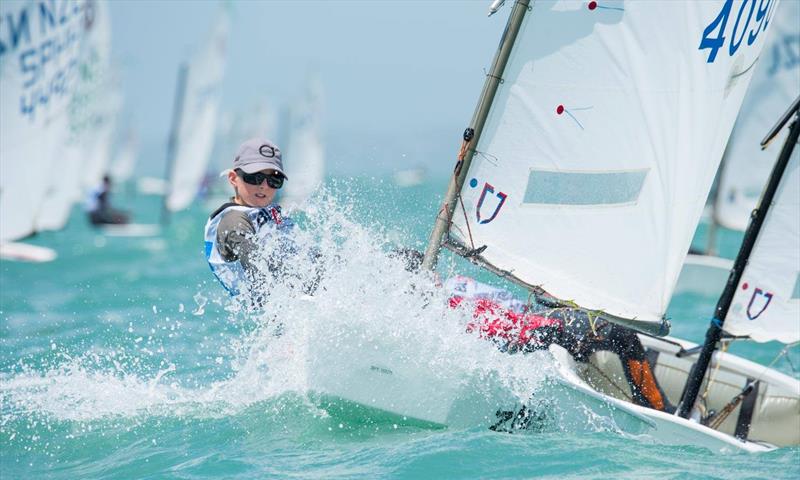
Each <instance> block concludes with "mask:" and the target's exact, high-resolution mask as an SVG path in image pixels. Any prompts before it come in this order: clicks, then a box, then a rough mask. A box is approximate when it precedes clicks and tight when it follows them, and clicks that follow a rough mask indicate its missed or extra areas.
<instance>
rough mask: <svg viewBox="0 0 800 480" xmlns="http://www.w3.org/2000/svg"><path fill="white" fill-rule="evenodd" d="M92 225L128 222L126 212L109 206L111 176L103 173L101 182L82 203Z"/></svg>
mask: <svg viewBox="0 0 800 480" xmlns="http://www.w3.org/2000/svg"><path fill="white" fill-rule="evenodd" d="M84 207H85V209H86V213H87V214H88V216H89V222H91V224H92V225H94V226H98V225H119V224H125V223H128V220H129V218H128V214H127V213H125V212H123V211H120V210H116V209H114V208H113V207H112V206H111V177H109V176H108V175H105V176H104V177H103V182H102V183H101V184H100V185H99V186H98V187H97V188H95V189H94V190H92V191H91V192H89V195H88V196H87V198H86V203H85V205H84Z"/></svg>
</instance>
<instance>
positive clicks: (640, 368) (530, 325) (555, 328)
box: [449, 295, 674, 411]
mask: <svg viewBox="0 0 800 480" xmlns="http://www.w3.org/2000/svg"><path fill="white" fill-rule="evenodd" d="M463 302H464V297H462V296H458V295H455V296H452V297H450V299H449V306H450V308H457V307H459V306H460V305H461V304H462V303H463ZM472 304H473V305H474V309H473V313H472V317H473V319H474V321H472V322H469V323H468V324H467V332H470V333H473V332H477V333H478V335H479V336H480V337H481V338H486V339H488V340H492V341H494V342H495V343H497V344H498V345H500V346H501V348H502V349H503V350H505V351H508V352H512V353H513V352H518V351H523V352H529V351H533V350H539V349H544V348H547V347H548V346H549V345H550V344H552V343H556V344H558V345H561V346H562V347H564V348H565V349H567V351H569V352H570V353H571V354H572V355H573V357H575V358H576V359H577V360H580V361H587V360H588V357H589V355H591V354H592V353H593V352H595V351H597V350H608V351H611V352H613V353H615V354H617V356H619V358H620V361H621V362H622V365H623V370H624V371H625V376H626V378H627V380H628V384H629V385H630V387H631V392H632V394H633V401H634V403H636V404H638V405H643V406H646V407H650V408H653V409H656V410H661V411H664V410H666V409H670V410H672V409H673V408H674V407H672V406H671V405H668V404H667V402H666V397H665V396H664V394H663V392H662V391H661V388H660V387H659V385H658V382H657V381H656V378H655V376H654V375H653V372H652V370H651V368H650V363H649V362H648V361H647V359H646V358H645V355H644V349H643V348H642V345H641V342H640V341H639V339H638V338H637V337H636V334H635V333H634V332H633V331H632V330H629V329H626V328H624V327H620V326H618V325H614V324H605V325H604V326H602V327H599V328H601V329H602V330H603V331H604V335H600V334H597V333H595V332H585V333H587V334H586V335H584V334H583V333H584V332H581V333H580V334H577V333H576V332H575V331H574V329H575V325H573V326H572V327H571V329H570V330H569V331H566V330H567V329H566V328H565V325H564V320H563V318H559V317H553V316H549V317H547V316H542V315H537V314H535V313H523V312H516V311H514V310H510V309H508V308H505V307H503V306H502V305H500V304H499V303H498V302H497V301H495V300H490V299H487V298H477V299H475V300H474V301H472ZM590 333H591V334H590Z"/></svg>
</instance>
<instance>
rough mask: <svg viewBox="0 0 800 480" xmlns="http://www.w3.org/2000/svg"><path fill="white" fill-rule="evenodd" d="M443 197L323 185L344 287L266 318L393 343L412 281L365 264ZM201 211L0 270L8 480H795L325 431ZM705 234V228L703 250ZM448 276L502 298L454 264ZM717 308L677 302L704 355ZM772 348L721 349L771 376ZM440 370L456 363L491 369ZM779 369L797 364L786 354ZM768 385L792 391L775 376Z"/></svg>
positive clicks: (794, 459) (428, 191)
mask: <svg viewBox="0 0 800 480" xmlns="http://www.w3.org/2000/svg"><path fill="white" fill-rule="evenodd" d="M443 189H444V181H442V180H437V181H433V180H431V181H428V182H427V183H425V184H423V185H420V186H417V187H411V188H406V189H401V188H398V187H395V186H393V185H392V184H391V182H389V181H385V180H381V179H374V178H370V179H357V180H339V181H336V182H333V183H332V186H331V187H330V191H331V192H333V193H332V194H331V196H332V197H333V198H328V199H326V200H325V201H320V202H318V203H317V209H316V211H315V212H312V213H310V214H309V216H308V218H306V219H303V218H301V219H300V220H301V223H304V224H305V225H306V226H307V228H309V229H311V230H313V231H316V232H318V233H319V234H320V235H322V236H323V237H324V238H325V239H326V241H328V242H329V243H330V245H328V246H327V247H326V248H327V251H330V252H332V253H331V255H330V256H329V258H330V259H334V262H335V263H333V264H331V265H330V266H329V267H328V268H329V276H330V277H331V278H337V279H344V281H340V282H338V283H337V284H331V285H328V290H327V292H328V293H327V295H328V296H327V297H324V298H325V300H326V303H324V307H322V308H319V307H318V308H319V310H317V311H316V312H314V311H311V312H310V311H308V310H302V309H300V308H297V309H294V308H293V305H292V304H291V302H284V303H281V302H280V301H276V303H275V304H274V306H275V308H276V311H278V312H279V314H280V317H281V319H282V320H283V321H284V322H287V323H291V322H292V321H294V320H298V321H299V320H300V318H299V317H300V316H306V317H319V318H323V319H326V320H325V321H326V322H330V324H331V325H332V328H333V326H335V325H336V324H337V321H338V320H347V321H348V322H349V321H351V319H352V322H353V324H354V325H355V326H356V327H355V328H357V327H358V325H359V322H365V321H369V322H370V325H372V326H375V325H377V326H378V327H385V328H386V329H387V331H388V330H391V326H390V325H389V324H390V322H391V323H393V322H401V323H402V321H401V320H398V319H397V318H396V317H393V315H396V312H401V311H402V310H401V308H407V309H408V311H409V312H412V311H415V310H414V309H415V308H416V306H415V305H409V304H408V302H409V301H408V299H404V298H403V297H402V295H401V294H398V293H397V290H398V289H397V288H396V285H398V284H400V282H402V281H403V279H404V278H405V277H403V275H405V274H404V273H403V272H400V271H398V272H395V271H393V270H392V268H393V267H392V264H391V263H390V262H388V261H383V260H380V259H374V258H369V257H373V256H376V255H377V253H376V252H379V251H381V250H386V249H388V248H389V247H390V246H391V245H392V244H403V245H413V246H417V247H421V246H423V245H424V242H425V239H426V237H427V234H428V231H429V228H430V224H431V222H432V219H433V218H434V216H435V213H436V209H437V207H438V204H439V201H440V195H441V192H442V191H443ZM116 203H117V204H120V205H126V206H129V207H130V208H132V209H133V210H134V213H135V216H136V220H137V221H138V222H140V223H151V222H155V221H156V220H157V218H158V213H159V208H160V207H159V203H158V199H156V198H153V197H126V196H125V195H123V194H120V195H117V197H116ZM210 210H212V207H211V206H210V205H202V204H199V203H198V205H196V206H195V207H193V208H192V209H190V210H189V211H187V212H182V213H180V214H177V215H174V216H173V217H172V219H171V222H170V224H169V225H168V226H167V227H166V228H165V229H164V230H163V231H162V233H161V234H160V235H158V236H155V237H151V238H120V237H112V236H107V235H103V234H102V233H100V232H97V231H94V230H92V229H91V228H90V227H89V226H88V225H87V224H86V222H85V220H84V218H83V216H82V215H81V214H80V212H79V211H76V212H75V214H74V215H73V218H72V219H71V222H70V224H69V225H68V227H67V228H66V229H65V230H64V231H61V232H57V233H42V234H40V235H38V236H37V237H35V238H34V239H32V240H31V241H30V242H31V243H35V244H38V245H44V246H48V247H51V248H54V249H55V250H57V251H58V253H59V257H58V259H57V260H55V261H54V262H51V263H48V264H41V265H33V264H24V263H14V262H7V261H3V262H2V263H0V300H1V305H0V318H2V322H1V323H0V345H1V346H2V350H1V351H0V382H1V383H0V396H1V398H2V407H1V410H0V447H1V448H0V474H1V475H2V478H4V479H6V478H65V479H67V478H68V479H72V478H206V477H220V478H273V477H276V478H284V477H300V478H375V477H384V478H520V477H522V478H527V477H544V478H547V477H559V478H560V477H569V478H572V477H581V478H609V477H625V478H652V477H655V476H659V477H663V478H684V477H693V478H737V479H738V478H798V476H800V449H798V448H784V449H779V450H776V451H773V452H770V453H767V454H761V455H744V454H730V455H724V456H723V455H719V454H709V452H707V451H705V450H703V449H700V448H695V447H690V446H683V447H666V446H662V445H657V444H653V443H651V442H648V441H646V440H642V439H636V438H630V437H628V436H625V435H622V434H620V433H618V432H616V431H613V429H609V428H594V429H593V428H579V429H570V428H560V427H559V426H558V425H552V426H549V427H547V428H544V429H543V431H538V432H535V433H526V434H502V433H495V432H491V431H488V430H485V429H483V428H467V429H431V428H423V427H420V426H414V425H406V424H403V423H400V424H398V423H397V422H396V420H393V419H389V418H386V419H380V418H377V419H372V420H370V421H364V419H362V418H359V417H358V415H350V416H347V415H344V416H336V417H334V416H331V415H328V414H327V412H325V411H324V410H322V409H320V408H319V407H318V406H317V405H315V404H314V403H313V402H311V401H310V400H309V399H308V398H307V396H306V395H305V394H304V393H305V392H303V391H302V387H301V386H300V387H298V384H299V383H298V380H297V379H296V378H295V374H296V370H295V369H294V366H293V363H292V362H291V358H288V360H286V362H285V363H281V362H279V361H276V360H275V358H274V357H270V356H269V355H268V354H266V353H264V348H265V347H264V346H263V345H262V344H263V343H265V342H270V341H271V340H270V338H273V337H271V336H269V335H265V334H264V332H266V331H269V329H270V328H271V326H270V325H272V324H271V323H270V322H271V320H270V318H272V317H270V318H251V317H249V316H248V314H247V313H246V312H242V311H237V310H236V309H235V308H232V306H231V305H230V303H229V301H228V299H227V298H226V297H225V296H224V295H222V292H221V288H220V287H219V286H218V285H217V284H216V283H215V281H214V280H213V279H212V277H211V274H210V272H209V270H208V266H207V265H206V263H205V261H204V259H203V255H202V241H201V235H202V227H203V223H204V221H205V217H206V215H207V213H208V212H209V211H210ZM704 235H705V230H704V229H703V228H702V227H701V229H700V230H699V231H698V235H697V239H696V242H697V243H698V244H699V245H702V244H703V242H704V238H703V237H704ZM737 241H738V236H737V234H735V233H733V232H725V231H723V232H721V238H720V244H721V249H722V253H723V254H724V255H727V256H729V257H730V256H733V255H734V254H735V251H736V248H737ZM326 258H328V257H326ZM443 264H444V267H443V269H444V270H446V271H453V270H458V271H459V272H463V273H468V274H473V275H480V276H481V278H482V279H484V280H490V281H495V280H494V279H492V278H491V277H489V276H487V275H486V274H482V273H479V272H476V271H475V270H474V269H473V268H472V267H469V266H466V265H463V264H461V263H458V262H457V261H455V260H454V259H452V258H449V257H447V258H445V260H444V262H443ZM338 265H343V266H346V267H347V268H338V267H337V266H338ZM365 279H366V280H365ZM400 290H402V289H400ZM381 292H383V294H385V297H383V298H382V297H381V296H380V295H381ZM715 300H716V299H713V298H702V297H697V296H689V295H684V296H678V297H676V298H675V299H674V301H673V304H672V305H671V307H670V310H669V315H670V316H671V317H672V318H673V324H674V326H673V334H674V335H675V336H678V337H681V338H686V339H689V340H693V341H697V342H699V341H701V340H702V337H703V335H704V332H705V328H706V325H707V323H708V320H707V319H708V318H709V316H710V314H711V312H712V311H713V307H714V303H715ZM403 302H406V304H404V303H403ZM351 316H352V317H351ZM364 317H366V318H367V320H364V319H363V318H364ZM363 325H365V326H366V325H367V324H366V323H363ZM432 335H438V334H432ZM437 338H438V337H437ZM442 338H443V339H444V340H447V339H448V338H450V339H455V337H447V336H443V337H442ZM454 341H455V340H454ZM441 343H446V342H441ZM408 348H409V351H412V346H411V345H409V347H408ZM431 348H435V347H431ZM443 348H444V347H443ZM781 349H782V345H777V344H755V343H742V344H737V345H735V346H734V347H733V348H732V351H733V352H734V353H737V354H740V355H743V356H746V357H747V358H750V359H753V360H755V361H757V362H759V363H763V364H767V363H770V362H771V361H772V360H773V359H774V358H775V356H776V355H777V354H778V353H779V352H780V351H781ZM445 351H446V350H445ZM451 353H453V354H454V355H460V356H463V358H464V361H465V362H468V361H475V362H481V361H483V359H482V358H478V357H480V356H481V355H484V351H483V350H478V349H475V350H468V351H466V352H451ZM470 356H473V357H475V358H468V357H470ZM289 357H291V355H290V356H289ZM487 358H495V357H487ZM265 359H266V360H265ZM790 360H791V362H794V365H795V366H800V359H799V358H798V352H797V351H796V350H795V351H793V352H792V353H791V355H790ZM775 368H777V369H778V370H780V371H783V372H785V373H787V374H790V375H793V376H795V377H797V376H798V373H797V372H796V371H794V369H793V368H792V365H791V363H790V361H788V360H787V359H785V358H782V359H779V360H778V361H777V362H776V364H775ZM504 371H506V372H513V370H510V369H509V370H504ZM509 374H511V373H509Z"/></svg>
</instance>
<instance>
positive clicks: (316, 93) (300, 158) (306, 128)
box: [281, 79, 325, 208]
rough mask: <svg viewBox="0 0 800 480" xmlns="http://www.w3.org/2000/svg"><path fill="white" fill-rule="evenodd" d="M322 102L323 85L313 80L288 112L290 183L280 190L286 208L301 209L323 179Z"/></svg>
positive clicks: (286, 158)
mask: <svg viewBox="0 0 800 480" xmlns="http://www.w3.org/2000/svg"><path fill="white" fill-rule="evenodd" d="M322 102H323V100H322V85H321V84H320V83H319V81H318V80H316V79H315V80H312V81H311V82H310V83H309V85H308V87H307V90H306V94H305V96H304V97H303V98H302V99H301V100H300V101H299V102H297V103H296V104H295V105H294V106H293V107H292V108H291V110H290V112H289V128H288V136H289V139H288V143H287V145H286V147H285V149H284V152H283V164H284V167H285V169H286V176H287V177H289V180H288V181H287V182H286V183H284V187H283V191H281V204H282V205H283V206H285V207H287V208H296V207H298V206H301V205H302V204H303V203H304V202H305V201H306V200H308V197H310V196H311V194H312V193H313V192H314V191H315V190H316V189H317V187H319V185H320V184H321V183H322V181H323V180H324V178H325V149H324V147H323V146H322V134H321V125H320V121H321V118H320V117H321V116H322Z"/></svg>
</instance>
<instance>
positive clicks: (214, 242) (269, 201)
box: [205, 138, 295, 303]
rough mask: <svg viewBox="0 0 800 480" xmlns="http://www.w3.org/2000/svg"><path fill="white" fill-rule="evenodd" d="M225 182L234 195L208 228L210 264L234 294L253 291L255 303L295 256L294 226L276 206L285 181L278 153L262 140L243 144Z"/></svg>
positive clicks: (216, 213)
mask: <svg viewBox="0 0 800 480" xmlns="http://www.w3.org/2000/svg"><path fill="white" fill-rule="evenodd" d="M227 178H228V182H229V183H230V184H231V186H232V187H233V191H234V196H233V197H232V198H231V201H230V202H227V203H225V204H223V205H222V206H220V207H219V208H217V209H216V210H215V211H214V212H213V213H212V214H211V216H210V217H209V219H208V222H207V223H206V228H205V253H206V259H207V260H208V264H209V266H210V267H211V271H212V272H214V275H215V276H216V277H217V279H218V280H219V281H220V283H222V285H223V286H224V287H225V289H226V290H228V292H229V293H230V294H231V295H238V294H239V293H243V292H249V293H251V294H253V295H251V299H252V300H253V301H256V303H257V297H258V295H261V294H263V293H265V290H263V289H262V287H265V282H268V281H269V280H270V279H273V278H276V277H277V276H278V275H279V274H280V271H281V268H282V265H281V260H282V259H283V258H285V256H286V255H290V254H292V253H293V252H294V251H295V248H294V244H293V241H292V236H291V232H292V229H293V228H294V222H292V220H291V219H290V218H287V217H284V216H283V215H282V214H281V207H280V206H279V205H277V204H276V203H275V202H274V200H275V194H276V193H277V192H278V189H280V188H281V187H282V186H283V182H284V181H285V180H287V178H286V174H285V173H284V170H283V161H282V156H281V151H280V149H279V148H278V147H277V146H276V145H275V144H274V143H272V142H271V141H269V140H265V139H260V138H254V139H250V140H248V141H246V142H244V143H243V144H242V145H241V146H240V147H239V150H238V151H237V153H236V157H235V158H234V160H233V168H232V169H231V170H229V171H228V172H227Z"/></svg>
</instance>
